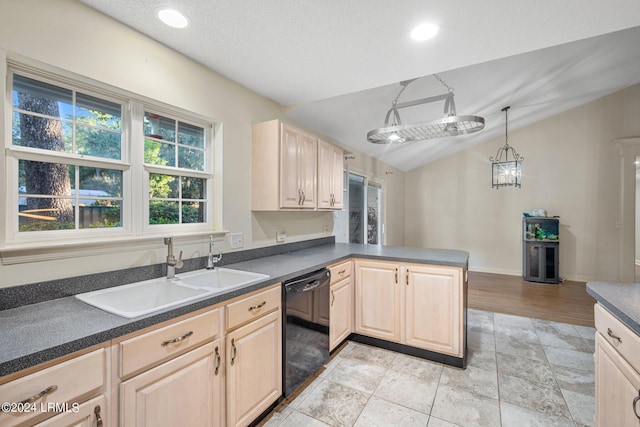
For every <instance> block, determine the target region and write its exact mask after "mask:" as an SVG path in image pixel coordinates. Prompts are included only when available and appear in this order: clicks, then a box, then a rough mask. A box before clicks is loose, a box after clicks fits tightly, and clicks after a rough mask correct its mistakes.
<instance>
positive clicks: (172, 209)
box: [149, 200, 180, 224]
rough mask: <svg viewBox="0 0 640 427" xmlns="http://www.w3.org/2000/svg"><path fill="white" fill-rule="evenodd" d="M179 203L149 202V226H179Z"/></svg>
mask: <svg viewBox="0 0 640 427" xmlns="http://www.w3.org/2000/svg"><path fill="white" fill-rule="evenodd" d="M179 221H180V219H179V216H178V202H163V201H159V200H152V201H150V202H149V224H178V223H179Z"/></svg>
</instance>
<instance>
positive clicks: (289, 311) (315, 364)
mask: <svg viewBox="0 0 640 427" xmlns="http://www.w3.org/2000/svg"><path fill="white" fill-rule="evenodd" d="M330 281H331V272H330V271H329V270H327V269H326V268H323V269H322V270H318V271H315V272H313V273H309V274H306V275H304V276H300V277H297V278H295V279H291V280H288V281H286V282H284V307H285V310H284V319H285V321H284V322H282V327H283V331H282V332H283V333H282V336H283V337H284V338H285V339H284V340H283V347H284V348H283V355H284V357H283V358H282V359H283V369H282V373H283V374H282V375H283V387H282V388H283V390H284V396H285V397H286V396H289V395H290V394H291V393H293V392H294V391H295V389H296V388H298V386H300V385H301V384H302V383H303V382H305V380H307V378H309V377H310V376H311V375H313V374H314V373H315V372H316V371H317V370H318V369H319V368H320V367H321V366H322V365H323V364H324V363H325V362H326V361H327V359H328V358H329V284H330Z"/></svg>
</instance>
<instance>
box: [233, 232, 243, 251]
mask: <svg viewBox="0 0 640 427" xmlns="http://www.w3.org/2000/svg"><path fill="white" fill-rule="evenodd" d="M229 238H230V240H231V248H232V249H238V248H241V247H243V246H244V234H243V233H231V235H230V236H229Z"/></svg>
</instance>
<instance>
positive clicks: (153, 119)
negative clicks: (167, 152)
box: [144, 112, 176, 142]
mask: <svg viewBox="0 0 640 427" xmlns="http://www.w3.org/2000/svg"><path fill="white" fill-rule="evenodd" d="M144 134H145V136H149V137H152V138H156V139H163V140H165V141H171V142H176V121H175V120H173V119H169V118H167V117H162V116H159V115H157V114H153V113H148V112H147V113H144Z"/></svg>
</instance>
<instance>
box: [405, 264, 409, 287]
mask: <svg viewBox="0 0 640 427" xmlns="http://www.w3.org/2000/svg"><path fill="white" fill-rule="evenodd" d="M405 279H406V282H407V286H409V269H408V268H407V275H406V276H405Z"/></svg>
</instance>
